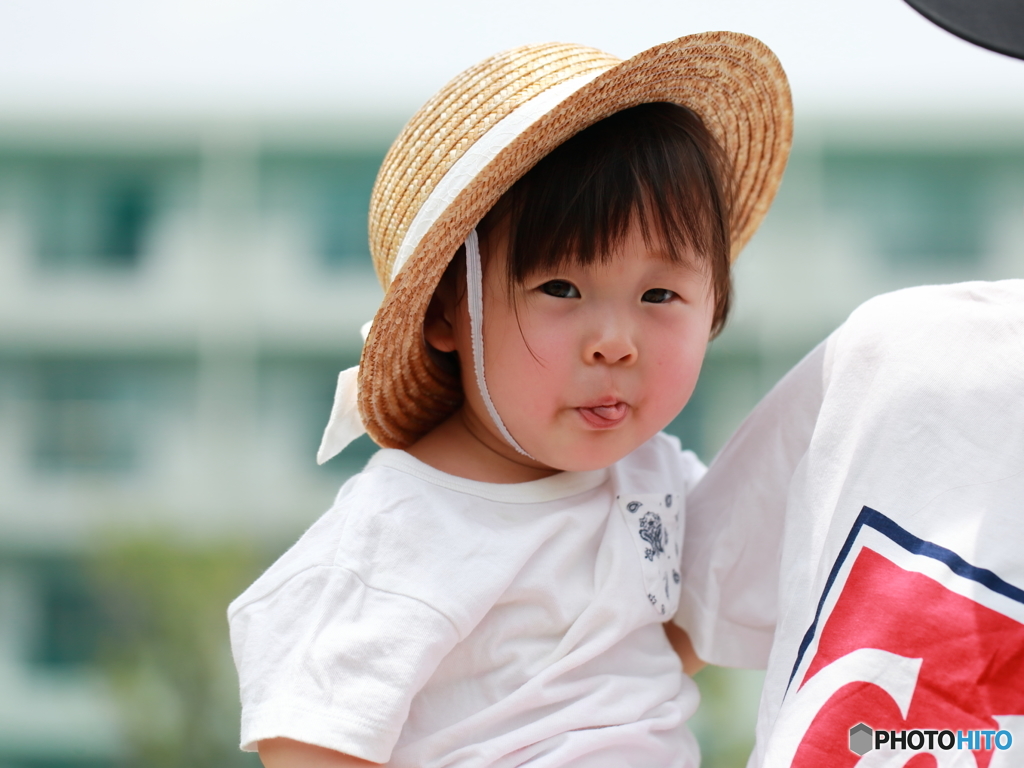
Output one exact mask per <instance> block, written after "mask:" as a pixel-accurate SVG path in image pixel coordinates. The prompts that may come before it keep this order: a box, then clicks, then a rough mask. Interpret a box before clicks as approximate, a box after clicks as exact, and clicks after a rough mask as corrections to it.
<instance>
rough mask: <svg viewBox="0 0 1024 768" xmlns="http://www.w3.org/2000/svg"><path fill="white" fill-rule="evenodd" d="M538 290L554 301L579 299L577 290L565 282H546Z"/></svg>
mask: <svg viewBox="0 0 1024 768" xmlns="http://www.w3.org/2000/svg"><path fill="white" fill-rule="evenodd" d="M540 289H541V290H542V291H544V293H546V294H547V295H548V296H554V297H555V298H556V299H578V298H579V297H580V292H579V289H578V288H577V287H576V286H575V285H573V284H572V283H570V282H568V281H566V280H548V281H547V282H546V283H544V284H543V285H542V286H541V287H540Z"/></svg>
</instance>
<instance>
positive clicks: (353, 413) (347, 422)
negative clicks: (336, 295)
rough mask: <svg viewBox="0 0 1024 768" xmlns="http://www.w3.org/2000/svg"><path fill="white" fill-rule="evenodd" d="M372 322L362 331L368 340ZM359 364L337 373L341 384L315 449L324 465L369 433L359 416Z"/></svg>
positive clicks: (319, 462)
mask: <svg viewBox="0 0 1024 768" xmlns="http://www.w3.org/2000/svg"><path fill="white" fill-rule="evenodd" d="M372 324H373V321H372V320H371V321H369V322H368V323H365V324H364V325H363V327H362V328H360V329H359V333H360V334H361V335H362V337H363V341H364V342H365V341H366V336H367V335H368V334H369V333H370V326H371V325H372ZM358 401H359V366H358V365H354V366H352V367H351V368H346V369H345V370H344V371H342V372H341V373H339V374H338V387H337V389H335V390H334V405H332V406H331V418H330V419H328V420H327V428H326V429H325V430H324V436H323V439H322V440H321V441H320V449H319V450H318V451H317V452H316V463H317V464H323V463H324V462H325V461H329V460H330V459H333V458H334V457H335V456H337V455H338V454H339V453H341V451H342V449H343V448H344V447H345V446H346V445H348V444H349V443H351V442H352V441H353V440H355V439H356V438H357V437H359V436H360V435H362V434H363V433H364V432H366V426H365V425H364V424H363V420H362V419H361V418H359V402H358Z"/></svg>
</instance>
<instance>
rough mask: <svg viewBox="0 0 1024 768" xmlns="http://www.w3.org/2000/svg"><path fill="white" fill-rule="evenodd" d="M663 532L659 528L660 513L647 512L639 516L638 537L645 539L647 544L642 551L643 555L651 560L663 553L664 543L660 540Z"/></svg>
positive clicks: (663, 534)
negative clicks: (645, 548)
mask: <svg viewBox="0 0 1024 768" xmlns="http://www.w3.org/2000/svg"><path fill="white" fill-rule="evenodd" d="M664 536H665V533H664V531H662V529H661V515H659V514H658V513H657V512H648V513H647V514H645V515H644V516H643V517H641V518H640V538H641V539H643V540H644V541H646V542H647V543H648V544H650V545H651V546H649V547H648V548H647V550H646V551H645V552H644V557H646V558H647V559H648V560H653V559H654V558H656V557H660V556H661V555H663V554H664V553H665V545H664V543H663V542H662V539H663V538H664Z"/></svg>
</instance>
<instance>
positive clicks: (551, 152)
mask: <svg viewBox="0 0 1024 768" xmlns="http://www.w3.org/2000/svg"><path fill="white" fill-rule="evenodd" d="M790 133H791V112H790V103H789V92H788V87H787V85H786V81H785V76H784V75H783V73H782V70H781V68H780V67H779V65H778V62H777V61H776V60H775V58H774V56H773V55H772V54H771V52H770V51H768V50H767V49H766V48H765V47H764V45H763V44H761V43H760V42H758V41H757V40H754V39H753V38H750V37H746V36H743V35H738V34H734V33H707V34H702V35H693V36H690V37H686V38H682V39H680V40H676V41H674V42H671V43H667V44H665V45H661V46H658V47H656V48H652V49H650V50H648V51H645V52H644V53H641V54H640V55H638V56H636V57H634V58H632V59H630V60H628V61H625V62H620V61H618V60H616V59H613V58H612V57H609V56H608V55H606V54H603V53H600V52H598V51H595V50H593V49H589V48H583V47H581V46H573V45H560V44H551V45H541V46H530V47H526V48H521V49H517V50H513V51H510V52H506V53H503V54H499V55H497V56H494V57H492V58H490V59H487V60H485V61H484V62H482V63H481V64H479V65H477V66H476V67H473V68H471V69H470V70H468V71H467V72H466V73H464V74H462V75H460V76H459V77H457V78H456V79H455V80H453V81H452V82H451V83H450V84H449V85H448V86H446V87H445V89H443V90H442V91H441V92H440V93H439V94H438V95H437V96H436V97H435V98H434V99H433V100H431V101H430V102H429V103H428V104H427V105H426V106H425V107H424V108H423V109H422V110H420V112H419V113H418V114H417V115H416V116H415V117H414V118H413V119H412V121H411V122H410V124H409V125H408V126H407V127H406V129H405V130H404V131H403V133H402V134H401V135H400V136H399V138H398V139H397V140H396V142H395V145H394V146H393V147H392V149H391V151H390V153H389V154H388V156H387V158H386V159H385V161H384V165H383V167H382V168H381V172H380V175H379V176H378V180H377V184H376V186H375V188H374V192H373V198H372V201H371V209H370V241H371V250H372V252H373V254H374V261H375V265H376V267H377V271H378V274H379V275H380V276H381V280H382V282H383V283H384V284H385V286H386V295H385V298H384V302H383V304H382V306H381V308H380V310H379V311H378V312H377V315H376V317H375V318H374V320H373V323H372V326H371V328H370V329H369V333H368V336H367V338H366V343H365V346H364V350H363V356H362V361H361V363H360V366H359V368H358V370H352V371H348V372H345V373H343V374H342V376H341V377H340V378H339V387H338V394H337V398H336V403H335V409H334V411H333V412H332V416H331V422H330V423H329V425H328V429H327V432H326V433H325V436H324V444H323V445H322V446H321V453H320V456H319V458H320V460H321V461H323V460H326V459H327V458H330V456H332V455H333V454H334V453H336V452H337V451H338V450H340V449H341V448H342V447H343V446H344V444H345V443H346V442H347V441H348V440H350V439H351V438H352V437H354V436H355V435H356V434H358V433H359V432H360V431H361V430H362V428H363V427H365V429H366V430H367V431H369V433H370V435H371V437H373V438H374V440H376V441H377V442H378V443H379V444H381V445H382V446H384V447H385V450H382V451H380V452H378V453H377V454H376V455H375V456H374V457H373V459H371V461H370V462H369V464H368V465H367V467H366V469H365V470H364V471H363V472H361V473H360V474H358V475H356V476H355V477H354V478H352V479H351V480H350V481H349V482H347V483H346V484H345V485H344V487H343V488H342V489H341V491H340V492H339V494H338V497H337V499H336V500H335V504H334V506H333V507H332V508H331V510H330V511H328V513H327V514H326V515H325V516H324V517H322V518H321V519H320V520H319V521H318V522H317V523H315V524H314V525H313V527H312V528H310V530H309V531H307V532H306V534H305V535H304V536H303V537H302V538H301V539H300V541H299V542H298V543H297V544H296V545H295V546H294V547H293V548H292V549H291V550H289V552H287V553H286V554H285V555H284V556H282V558H281V559H280V560H278V562H277V563H275V564H274V565H273V566H272V567H271V568H270V569H269V570H268V571H267V572H266V573H265V574H264V575H263V576H261V577H260V578H259V579H258V580H257V581H256V582H255V583H254V584H253V585H252V586H251V587H250V588H249V589H248V590H246V592H245V593H244V594H243V595H241V596H240V597H239V598H238V599H237V600H236V601H235V602H234V603H233V604H232V605H231V607H230V609H229V617H230V622H231V634H232V647H233V652H234V655H235V660H236V664H237V666H238V670H239V677H240V681H241V692H242V707H243V710H242V746H243V749H249V750H252V749H258V750H259V752H260V756H261V758H262V759H263V761H264V763H265V764H266V765H267V766H270V767H271V768H273V766H291V767H294V766H313V765H323V766H328V765H330V766H349V765H364V764H366V762H365V761H372V762H374V763H383V762H387V763H388V764H389V765H393V766H417V767H420V768H422V767H423V766H440V765H449V766H454V765H465V766H492V765H493V766H516V765H522V764H526V763H529V764H531V765H535V766H563V765H574V766H609V765H635V766H693V765H696V764H697V763H698V761H699V756H698V750H697V746H696V744H695V742H694V740H693V737H692V735H691V734H690V733H689V731H688V730H687V728H686V726H685V721H686V719H687V718H688V717H689V716H690V715H691V714H692V713H693V711H694V710H695V709H696V706H697V700H698V694H697V690H696V687H695V686H694V684H693V682H692V681H691V680H690V679H689V678H687V677H685V676H684V675H683V674H682V671H681V669H680V662H679V658H678V657H677V656H676V653H675V652H674V651H673V648H672V646H671V645H670V643H669V640H668V639H667V637H666V629H664V628H663V624H664V622H666V621H668V620H669V619H671V618H672V616H673V614H674V613H675V611H676V605H677V602H678V597H679V589H680V586H679V581H680V576H679V567H680V566H679V555H680V551H681V543H682V534H683V530H682V514H683V510H684V505H685V497H686V494H687V492H688V491H689V490H690V488H691V487H692V486H693V484H694V483H695V482H696V480H697V479H698V478H699V477H700V475H701V473H702V472H703V466H702V465H701V464H700V462H699V461H698V460H697V459H696V457H694V455H693V454H692V453H690V452H684V451H681V450H680V447H679V443H678V441H676V440H675V439H674V438H670V437H667V436H665V435H662V434H660V430H661V429H662V428H664V427H665V426H666V425H667V424H668V423H669V421H671V420H672V419H673V418H674V417H675V416H676V414H677V413H678V412H679V410H680V409H681V408H682V407H683V406H684V405H685V404H686V401H687V399H688V398H689V396H690V394H691V392H692V391H693V387H694V385H695V383H696V379H697V375H698V373H699V370H700V366H701V362H702V359H703V355H704V351H705V347H706V344H707V341H708V339H709V337H710V336H711V335H712V334H713V333H714V332H715V331H717V330H718V329H719V328H721V326H722V324H723V323H724V322H725V318H726V313H727V310H728V299H729V286H730V278H729V265H730V257H732V256H734V255H735V254H736V253H737V252H738V251H739V249H740V248H741V247H742V245H743V244H744V243H745V242H746V240H747V239H748V238H749V236H750V235H751V234H752V233H753V231H754V229H755V228H756V227H757V225H758V223H759V222H760V220H761V218H762V217H763V215H764V212H765V210H766V209H767V206H768V204H769V202H770V200H771V197H772V196H773V195H774V192H775V189H776V187H777V185H778V183H779V180H780V177H781V173H782V168H783V166H784V164H785V159H786V155H787V152H788V148H789V140H790ZM485 308H486V314H485V313H484V309H485ZM485 317H486V323H485V322H484V318H485ZM357 405H358V407H357ZM389 449H390V450H389ZM669 631H670V632H671V633H672V635H673V637H674V638H675V639H676V640H677V643H676V645H677V646H678V647H679V648H680V649H683V650H685V647H686V642H685V635H683V633H682V632H681V631H680V630H678V629H675V630H674V631H673V630H669Z"/></svg>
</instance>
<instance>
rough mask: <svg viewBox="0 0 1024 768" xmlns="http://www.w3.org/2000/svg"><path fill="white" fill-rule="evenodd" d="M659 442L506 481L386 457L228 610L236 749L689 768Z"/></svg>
mask: <svg viewBox="0 0 1024 768" xmlns="http://www.w3.org/2000/svg"><path fill="white" fill-rule="evenodd" d="M702 473H703V465H701V463H700V462H699V461H698V460H697V459H696V457H695V456H694V455H693V454H692V453H690V452H684V451H682V450H680V447H679V443H678V441H677V440H675V438H671V437H668V436H665V435H658V436H656V437H654V438H652V439H651V440H650V441H648V443H646V444H645V445H643V446H641V447H640V448H639V449H637V450H636V451H635V452H633V453H632V454H630V455H629V456H627V457H626V458H624V459H622V460H621V461H620V462H618V463H616V464H615V465H613V466H611V467H609V468H607V469H605V470H600V471H594V472H563V473H560V474H557V475H553V476H551V477H548V478H545V479H542V480H538V481H535V482H530V483H521V484H512V485H497V484H489V483H481V482H474V481H470V480H464V479H461V478H458V477H453V476H451V475H447V474H444V473H442V472H439V471H438V470H435V469H433V468H431V467H429V466H427V465H426V464H423V463H421V462H420V461H418V460H416V459H415V458H413V457H412V456H410V455H409V454H407V453H405V452H403V451H396V450H382V451H380V452H378V453H377V454H376V455H375V456H374V457H373V458H372V459H371V461H370V463H369V465H368V466H367V468H366V469H365V470H364V471H363V472H361V473H360V474H358V475H356V476H355V477H353V478H352V479H351V480H349V481H348V482H347V483H346V484H345V485H344V487H343V488H342V489H341V491H340V492H339V494H338V496H337V499H336V500H335V503H334V505H333V507H332V508H331V509H330V510H329V511H328V512H327V513H326V514H325V515H324V516H323V517H322V518H321V519H320V520H319V521H318V522H317V523H315V524H314V525H313V526H312V527H311V528H310V529H309V530H308V531H307V532H306V534H305V535H304V536H303V537H302V538H301V539H300V540H299V541H298V543H297V544H295V546H293V547H292V548H291V549H290V550H289V551H288V552H287V553H285V554H284V555H283V556H282V557H281V558H280V559H279V560H278V561H277V562H276V563H275V564H274V565H272V566H271V567H270V569H269V570H268V571H267V572H266V573H264V574H263V575H262V576H261V577H260V578H259V579H258V580H257V581H256V582H255V583H254V584H253V585H252V586H251V587H249V589H247V590H246V591H245V592H244V593H243V594H242V595H241V596H240V597H238V598H237V599H236V600H235V601H234V602H233V603H232V604H231V607H230V609H229V620H230V624H231V642H232V650H233V653H234V657H235V662H236V665H237V668H238V673H239V679H240V683H241V697H242V746H243V749H247V750H252V749H255V748H256V744H257V742H258V741H260V740H262V739H268V738H273V737H279V736H283V737H288V738H292V739H296V740H298V741H303V742H307V743H311V744H316V745H319V746H323V747H327V748H329V749H334V750H337V751H340V752H344V753H347V754H351V755H354V756H356V757H361V758H364V759H367V760H371V761H374V762H387V763H388V765H390V766H396V767H398V766H410V767H412V766H415V768H428V767H429V766H473V767H474V768H483V767H484V766H518V765H522V764H525V763H529V765H530V766H536V768H545V767H547V766H580V767H583V766H592V767H593V768H607V766H611V765H629V766H635V767H637V768H643V767H645V766H650V767H651V768H655V767H656V768H672V767H679V768H683V767H684V766H696V765H697V764H698V762H699V753H698V749H697V745H696V742H695V741H694V739H693V737H692V735H691V734H690V732H689V730H688V729H687V727H686V724H685V723H686V720H687V719H688V718H689V717H690V716H691V715H692V714H693V712H694V710H695V709H696V707H697V703H698V693H697V690H696V687H695V685H694V684H693V682H692V681H691V680H690V679H689V678H688V677H686V676H685V675H683V673H682V670H681V666H680V662H679V660H678V658H677V657H676V655H675V653H674V652H673V650H672V648H671V647H670V645H669V643H668V641H667V639H666V637H665V633H664V629H663V627H662V623H663V622H664V621H666V620H668V619H669V618H670V617H671V616H672V615H673V613H674V612H675V610H676V606H677V604H678V594H679V580H680V574H679V572H678V563H679V556H680V553H681V544H682V535H683V521H684V505H685V498H686V494H687V493H688V492H689V491H690V489H691V488H692V486H693V485H694V484H695V483H696V481H697V480H698V478H699V477H700V475H701V474H702Z"/></svg>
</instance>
